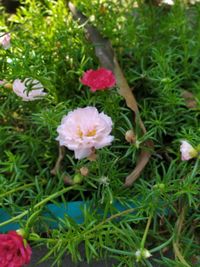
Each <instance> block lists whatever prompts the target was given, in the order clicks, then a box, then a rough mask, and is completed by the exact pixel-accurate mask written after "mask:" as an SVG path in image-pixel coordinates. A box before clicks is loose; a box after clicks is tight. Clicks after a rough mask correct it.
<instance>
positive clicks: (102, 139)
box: [56, 107, 114, 159]
mask: <svg viewBox="0 0 200 267" xmlns="http://www.w3.org/2000/svg"><path fill="white" fill-rule="evenodd" d="M112 125H113V123H112V120H111V118H110V117H109V116H107V115H106V114H104V113H103V112H101V113H99V112H98V110H97V109H96V108H95V107H85V108H77V109H75V110H74V111H71V112H69V113H68V115H67V116H64V117H63V119H62V121H61V125H60V126H58V128H57V132H58V137H57V138H56V140H57V141H59V143H60V145H61V146H66V147H67V148H68V149H70V150H73V151H74V152H75V158H77V159H82V158H85V157H88V156H90V155H91V154H92V153H93V151H94V149H99V148H102V147H104V146H108V145H110V144H111V142H112V141H113V139H114V137H113V136H111V135H110V133H111V131H112Z"/></svg>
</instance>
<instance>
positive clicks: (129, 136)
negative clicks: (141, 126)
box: [125, 130, 136, 144]
mask: <svg viewBox="0 0 200 267" xmlns="http://www.w3.org/2000/svg"><path fill="white" fill-rule="evenodd" d="M125 139H126V141H127V142H128V143H131V144H133V143H135V142H136V136H135V134H134V132H133V130H128V131H127V132H126V133H125Z"/></svg>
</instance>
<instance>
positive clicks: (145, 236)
mask: <svg viewBox="0 0 200 267" xmlns="http://www.w3.org/2000/svg"><path fill="white" fill-rule="evenodd" d="M151 220H152V215H150V216H149V218H148V221H147V225H146V228H145V231H144V235H143V237H142V241H141V245H140V249H141V251H142V250H143V249H144V245H145V241H146V238H147V234H148V231H149V227H150V224H151Z"/></svg>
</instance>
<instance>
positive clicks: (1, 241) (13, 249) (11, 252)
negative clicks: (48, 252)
mask: <svg viewBox="0 0 200 267" xmlns="http://www.w3.org/2000/svg"><path fill="white" fill-rule="evenodd" d="M31 253H32V252H31V248H30V246H29V244H27V243H26V241H25V240H24V239H23V237H22V236H21V235H19V234H18V233H16V232H15V231H10V232H8V233H7V234H0V266H1V267H22V266H24V265H25V264H28V263H29V262H30V259H31Z"/></svg>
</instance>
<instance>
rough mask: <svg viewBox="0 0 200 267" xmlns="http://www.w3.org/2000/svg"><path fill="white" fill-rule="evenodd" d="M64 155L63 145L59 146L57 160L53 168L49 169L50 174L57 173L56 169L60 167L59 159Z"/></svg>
mask: <svg viewBox="0 0 200 267" xmlns="http://www.w3.org/2000/svg"><path fill="white" fill-rule="evenodd" d="M64 156H65V147H64V146H59V154H58V158H57V161H56V164H55V166H54V168H53V169H52V170H51V174H53V175H56V174H57V173H58V171H59V169H60V164H61V161H62V160H63V158H64Z"/></svg>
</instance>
